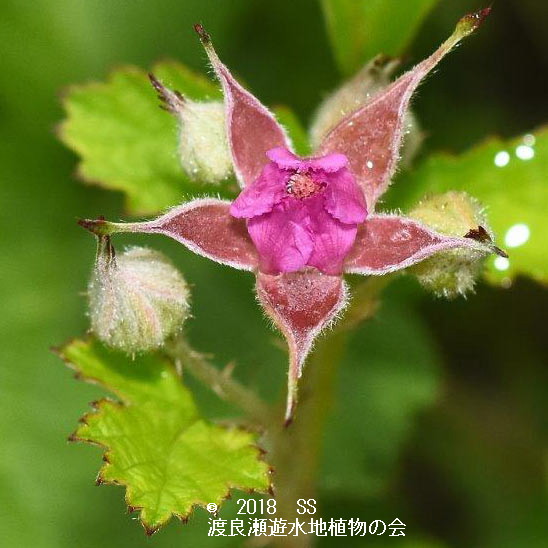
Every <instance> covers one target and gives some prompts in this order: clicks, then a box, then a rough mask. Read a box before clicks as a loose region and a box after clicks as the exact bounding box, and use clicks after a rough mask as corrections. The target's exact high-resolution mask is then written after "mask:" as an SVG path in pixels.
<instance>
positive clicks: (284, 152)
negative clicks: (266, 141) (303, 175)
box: [266, 147, 303, 169]
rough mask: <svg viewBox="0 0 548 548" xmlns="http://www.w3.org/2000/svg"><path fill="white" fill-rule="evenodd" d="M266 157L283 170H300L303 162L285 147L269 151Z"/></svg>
mask: <svg viewBox="0 0 548 548" xmlns="http://www.w3.org/2000/svg"><path fill="white" fill-rule="evenodd" d="M266 156H267V157H268V159H269V160H271V161H272V162H274V163H275V164H276V165H278V166H279V167H280V168H282V169H299V168H300V167H301V166H302V164H303V161H302V160H301V159H300V158H299V157H298V156H297V155H296V154H293V152H291V151H290V150H288V149H287V148H285V147H276V148H272V149H270V150H268V151H267V152H266Z"/></svg>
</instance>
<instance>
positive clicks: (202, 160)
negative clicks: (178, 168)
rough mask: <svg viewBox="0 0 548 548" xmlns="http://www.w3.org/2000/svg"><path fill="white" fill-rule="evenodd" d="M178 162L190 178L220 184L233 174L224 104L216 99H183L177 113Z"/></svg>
mask: <svg viewBox="0 0 548 548" xmlns="http://www.w3.org/2000/svg"><path fill="white" fill-rule="evenodd" d="M179 119H180V122H181V135H180V142H179V154H180V159H181V165H182V167H183V169H184V170H185V172H186V173H187V174H188V176H189V177H191V178H192V179H196V180H201V181H204V182H207V183H219V182H220V181H222V180H223V179H226V178H227V177H229V176H230V174H231V173H232V158H231V156H230V150H229V148H228V141H227V137H226V129H225V111H224V105H223V103H221V102H218V101H211V102H207V103H198V102H195V101H190V100H188V99H186V100H185V103H184V107H183V108H182V109H181V111H180V112H179Z"/></svg>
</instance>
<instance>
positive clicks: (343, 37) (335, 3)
mask: <svg viewBox="0 0 548 548" xmlns="http://www.w3.org/2000/svg"><path fill="white" fill-rule="evenodd" d="M436 3H437V0H406V1H405V2H401V1H398V0H321V4H322V8H323V12H324V17H325V19H326V24H327V30H328V33H329V37H330V39H331V43H332V45H333V49H334V53H335V58H336V60H337V63H338V64H339V67H340V68H341V70H342V72H343V73H344V74H345V75H351V74H352V73H353V72H355V71H356V70H357V69H358V68H359V67H360V66H361V65H363V64H364V63H365V62H367V61H368V60H369V59H372V58H373V57H374V56H375V55H377V54H379V53H384V54H385V55H391V56H398V55H401V53H402V52H403V51H404V49H405V48H406V47H407V45H408V44H409V42H410V41H411V40H412V39H413V37H414V35H415V33H416V32H417V31H418V29H419V26H420V24H421V23H422V21H423V19H424V18H425V17H426V16H427V15H428V13H429V12H430V10H431V9H432V8H433V7H434V6H435V5H436Z"/></svg>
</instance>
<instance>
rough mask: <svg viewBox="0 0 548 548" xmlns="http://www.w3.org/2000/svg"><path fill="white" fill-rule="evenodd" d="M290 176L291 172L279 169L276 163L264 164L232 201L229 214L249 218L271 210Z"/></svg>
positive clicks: (279, 198) (283, 191)
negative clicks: (255, 177) (256, 177)
mask: <svg viewBox="0 0 548 548" xmlns="http://www.w3.org/2000/svg"><path fill="white" fill-rule="evenodd" d="M290 176H291V173H288V172H287V171H284V170H283V169H280V168H279V167H278V166H277V165H276V164H273V163H268V164H266V166H265V167H264V169H263V171H262V172H261V175H260V176H259V178H258V179H257V180H256V181H255V182H253V183H251V184H250V185H249V186H247V187H245V188H244V189H243V190H242V192H240V195H239V196H238V197H237V198H236V200H234V202H232V205H231V206H230V214H231V215H233V216H234V217H238V218H243V219H251V218H252V217H256V216H258V215H262V214H263V213H268V212H269V211H272V208H273V207H274V206H275V205H276V204H277V203H278V202H279V201H280V200H281V199H282V198H283V196H284V195H285V185H286V183H287V181H288V180H289V177H290Z"/></svg>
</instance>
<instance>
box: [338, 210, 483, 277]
mask: <svg viewBox="0 0 548 548" xmlns="http://www.w3.org/2000/svg"><path fill="white" fill-rule="evenodd" d="M459 247H467V248H472V249H481V250H483V251H486V252H489V250H488V249H487V247H486V245H484V244H481V243H479V242H476V241H474V240H472V239H470V238H464V237H463V238H458V237H450V236H443V235H442V234H438V233H436V232H434V231H432V230H430V229H429V228H427V227H425V226H424V225H422V224H420V223H419V222H417V221H414V220H413V219H409V218H407V217H398V216H396V215H372V216H370V217H368V218H367V220H366V221H365V223H363V224H362V225H360V227H359V228H358V235H357V237H356V243H355V244H354V248H353V249H352V251H350V253H349V254H348V256H347V258H346V262H345V269H344V270H345V272H348V273H351V274H365V275H374V274H387V273H389V272H394V271H395V270H400V269H402V268H407V267H408V266H411V265H413V264H415V263H418V262H419V261H422V260H423V259H426V258H428V257H430V256H431V255H433V254H434V253H437V252H438V251H445V250H447V249H456V248H459Z"/></svg>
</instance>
